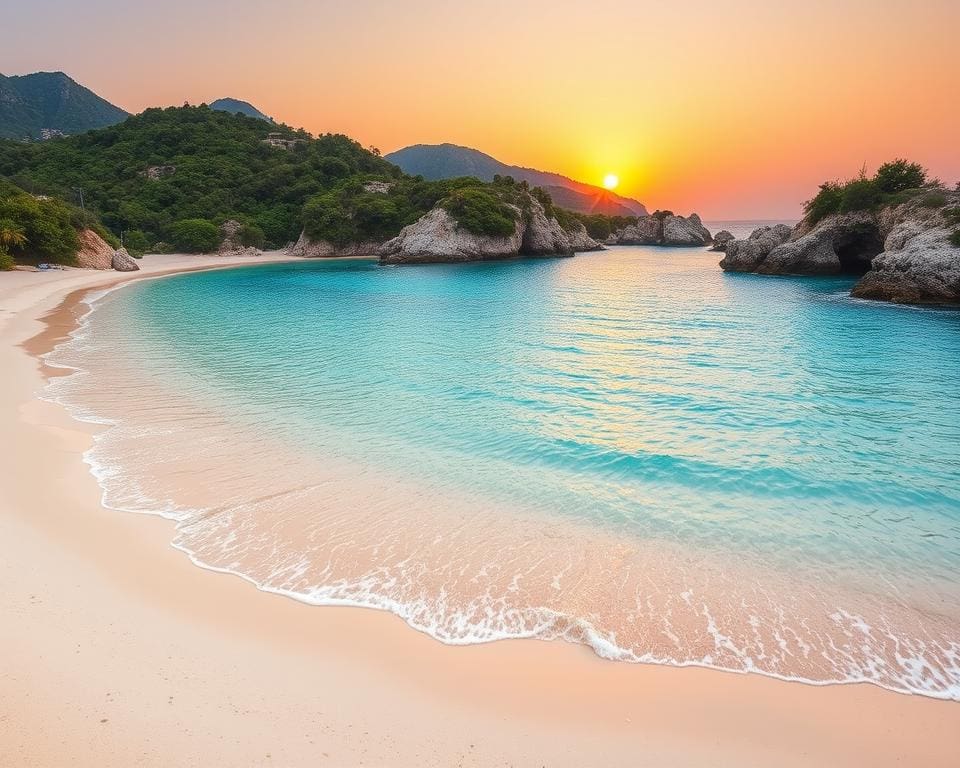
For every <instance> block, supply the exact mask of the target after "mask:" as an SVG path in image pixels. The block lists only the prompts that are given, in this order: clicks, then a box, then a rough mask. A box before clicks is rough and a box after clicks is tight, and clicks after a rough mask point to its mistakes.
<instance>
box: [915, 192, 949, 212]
mask: <svg viewBox="0 0 960 768" xmlns="http://www.w3.org/2000/svg"><path fill="white" fill-rule="evenodd" d="M946 204H947V196H946V195H945V194H943V192H939V191H936V190H934V191H932V192H927V193H926V194H925V195H924V196H923V197H921V198H920V205H922V206H923V207H924V208H940V207H941V206H944V205H946Z"/></svg>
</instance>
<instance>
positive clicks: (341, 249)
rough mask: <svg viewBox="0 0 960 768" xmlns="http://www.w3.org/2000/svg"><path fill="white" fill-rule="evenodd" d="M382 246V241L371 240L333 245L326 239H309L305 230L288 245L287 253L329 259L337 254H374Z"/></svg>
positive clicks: (309, 257)
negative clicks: (293, 242)
mask: <svg viewBox="0 0 960 768" xmlns="http://www.w3.org/2000/svg"><path fill="white" fill-rule="evenodd" d="M382 246H383V243H378V242H373V241H367V242H362V243H346V244H345V245H334V244H333V243H331V242H328V241H327V240H311V239H310V238H309V237H308V236H307V233H306V232H302V233H301V234H300V239H299V240H297V242H296V243H295V244H294V245H293V246H291V247H290V249H289V250H288V251H287V253H289V254H290V255H291V256H298V257H300V258H303V259H329V258H334V257H337V256H357V257H360V256H376V254H377V252H378V251H379V250H380V248H381V247H382Z"/></svg>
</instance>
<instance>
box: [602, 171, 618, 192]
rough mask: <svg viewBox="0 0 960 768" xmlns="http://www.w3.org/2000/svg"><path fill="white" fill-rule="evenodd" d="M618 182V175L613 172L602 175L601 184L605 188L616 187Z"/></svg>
mask: <svg viewBox="0 0 960 768" xmlns="http://www.w3.org/2000/svg"><path fill="white" fill-rule="evenodd" d="M619 184H620V177H619V176H617V175H616V174H615V173H608V174H607V175H606V176H604V177H603V186H604V187H606V188H607V189H616V188H617V187H618V186H619Z"/></svg>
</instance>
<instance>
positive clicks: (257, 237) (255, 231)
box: [239, 224, 267, 248]
mask: <svg viewBox="0 0 960 768" xmlns="http://www.w3.org/2000/svg"><path fill="white" fill-rule="evenodd" d="M239 234H240V244H241V245H243V246H245V247H247V248H263V244H264V242H266V239H267V238H266V235H264V234H263V230H262V229H260V227H258V226H257V225H256V224H244V225H243V226H241V227H240V233H239Z"/></svg>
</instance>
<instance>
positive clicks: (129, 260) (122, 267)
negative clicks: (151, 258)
mask: <svg viewBox="0 0 960 768" xmlns="http://www.w3.org/2000/svg"><path fill="white" fill-rule="evenodd" d="M113 268H114V269H115V270H116V271H117V272H137V271H139V270H140V265H139V264H137V262H136V259H134V258H133V256H131V255H130V254H129V253H127V249H126V248H121V249H120V250H118V251H116V252H115V253H114V254H113Z"/></svg>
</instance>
